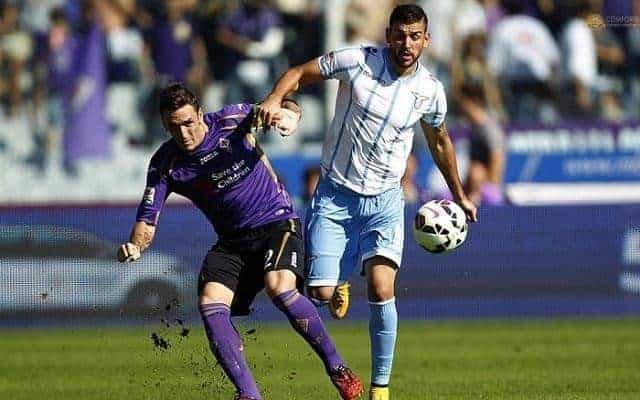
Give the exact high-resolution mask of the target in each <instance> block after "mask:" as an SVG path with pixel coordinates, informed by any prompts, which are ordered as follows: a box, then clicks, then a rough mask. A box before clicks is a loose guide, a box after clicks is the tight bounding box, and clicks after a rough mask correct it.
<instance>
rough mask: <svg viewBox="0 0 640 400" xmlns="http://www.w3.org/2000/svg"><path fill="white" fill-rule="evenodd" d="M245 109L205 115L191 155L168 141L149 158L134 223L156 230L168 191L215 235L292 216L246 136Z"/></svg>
mask: <svg viewBox="0 0 640 400" xmlns="http://www.w3.org/2000/svg"><path fill="white" fill-rule="evenodd" d="M252 108H253V107H252V105H251V104H236V105H229V106H225V107H223V108H222V109H221V110H219V111H217V112H215V113H211V114H206V115H205V116H204V121H205V123H206V124H207V126H208V127H209V130H208V131H207V133H206V135H205V138H204V140H203V142H202V143H201V144H200V146H198V148H197V149H196V150H194V151H193V152H191V153H185V152H183V151H181V150H180V149H179V148H178V147H177V146H176V144H175V143H174V141H173V140H169V141H167V142H165V143H164V144H163V145H162V146H161V147H160V149H158V151H157V152H156V153H155V154H154V155H153V157H152V158H151V162H150V164H149V170H148V173H147V187H146V189H145V192H144V196H143V198H142V201H141V202H140V206H139V207H138V213H137V217H136V218H137V220H138V221H144V222H146V223H149V224H152V225H156V224H157V223H158V219H159V216H160V212H161V210H162V207H163V205H164V202H165V200H166V198H167V196H169V194H170V193H171V192H175V193H178V194H180V195H182V196H184V197H186V198H188V199H189V200H191V201H192V202H193V203H194V204H195V205H196V207H198V208H199V209H200V210H201V211H202V212H203V213H204V214H205V215H206V217H207V219H209V221H210V222H211V224H212V225H213V228H214V229H215V231H216V233H217V234H218V235H219V236H225V235H233V234H234V233H237V232H238V230H244V229H251V228H255V227H257V226H261V225H264V224H267V223H269V222H275V221H281V220H285V219H288V218H294V217H297V216H296V214H295V212H294V211H293V206H292V203H291V200H290V198H289V195H288V194H287V192H286V191H285V189H284V187H283V186H282V184H280V183H278V181H277V178H276V175H275V173H274V172H273V169H272V168H271V166H270V164H269V162H268V160H267V159H266V156H265V155H264V154H263V153H262V151H261V149H260V147H259V146H257V145H256V143H255V139H254V138H253V135H251V134H250V133H249V131H250V127H251V120H252V118H253V111H252Z"/></svg>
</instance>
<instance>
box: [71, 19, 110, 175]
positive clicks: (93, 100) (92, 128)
mask: <svg viewBox="0 0 640 400" xmlns="http://www.w3.org/2000/svg"><path fill="white" fill-rule="evenodd" d="M105 51H106V49H105V38H104V33H103V32H102V31H101V30H100V29H99V28H98V27H97V26H94V27H92V28H91V29H90V31H89V32H88V33H87V34H86V35H84V36H83V37H81V38H79V40H78V44H77V46H76V48H75V53H74V56H73V61H72V62H73V67H72V69H71V74H70V75H71V79H72V80H71V81H70V82H69V83H68V85H67V87H66V88H65V89H66V90H65V92H64V108H65V110H64V111H65V132H64V162H65V165H67V166H70V165H73V164H74V163H75V162H77V161H78V160H80V159H83V158H104V157H108V156H109V153H110V152H109V126H108V124H107V118H106V115H105V107H106V104H105V103H106V100H105V95H106V65H105Z"/></svg>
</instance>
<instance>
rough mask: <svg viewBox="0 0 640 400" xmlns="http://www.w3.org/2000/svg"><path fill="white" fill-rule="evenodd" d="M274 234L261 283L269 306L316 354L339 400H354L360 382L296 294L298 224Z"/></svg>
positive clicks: (300, 255)
mask: <svg viewBox="0 0 640 400" xmlns="http://www.w3.org/2000/svg"><path fill="white" fill-rule="evenodd" d="M291 228H292V229H288V230H284V231H278V232H277V233H275V234H274V235H273V237H272V238H271V239H270V240H269V244H268V246H267V251H266V254H267V255H268V256H269V255H271V254H274V256H273V257H266V265H265V271H267V272H266V273H265V276H264V284H265V290H266V292H267V294H268V295H269V297H270V298H271V300H272V301H273V303H274V304H275V305H276V307H278V308H279V309H280V310H281V311H282V312H283V313H284V314H285V315H286V316H287V318H288V319H289V322H290V323H291V326H292V327H293V328H294V329H295V331H296V332H298V334H299V335H300V336H302V337H303V339H304V340H305V341H306V342H307V343H309V345H310V346H311V347H312V348H313V350H314V351H315V352H316V354H318V356H319V357H320V359H321V360H322V362H323V363H324V366H325V369H326V371H327V373H328V374H329V376H330V377H331V380H332V382H333V383H334V384H335V385H336V387H337V388H338V390H339V391H340V395H341V396H342V398H343V399H347V400H350V399H355V398H357V397H358V396H359V395H360V394H361V393H362V391H363V385H362V382H360V380H359V379H358V378H357V377H356V376H355V375H354V374H353V373H352V372H351V371H350V370H349V369H348V368H347V367H346V366H345V363H344V360H343V359H342V357H340V355H339V354H338V352H337V350H336V347H335V344H334V343H333V341H332V340H331V337H330V336H329V333H328V332H327V330H326V328H325V326H324V324H323V322H322V319H321V318H320V315H319V314H318V310H317V309H316V307H315V306H314V305H313V303H312V302H311V301H310V300H309V299H308V298H307V297H305V296H303V295H302V294H301V293H300V292H299V291H298V287H300V286H301V285H299V283H301V282H302V279H303V271H302V265H298V260H299V259H300V260H304V243H303V240H302V236H301V232H300V229H299V224H298V223H294V224H292V225H291Z"/></svg>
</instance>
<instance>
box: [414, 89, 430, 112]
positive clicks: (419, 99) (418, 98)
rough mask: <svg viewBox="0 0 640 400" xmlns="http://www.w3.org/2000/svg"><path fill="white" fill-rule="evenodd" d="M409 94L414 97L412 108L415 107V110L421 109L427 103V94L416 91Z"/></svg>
mask: <svg viewBox="0 0 640 400" xmlns="http://www.w3.org/2000/svg"><path fill="white" fill-rule="evenodd" d="M411 94H412V95H413V97H415V99H414V100H413V108H415V109H416V110H420V109H422V108H423V107H424V106H425V104H426V103H427V100H429V98H428V97H427V96H422V95H419V94H418V93H416V92H411Z"/></svg>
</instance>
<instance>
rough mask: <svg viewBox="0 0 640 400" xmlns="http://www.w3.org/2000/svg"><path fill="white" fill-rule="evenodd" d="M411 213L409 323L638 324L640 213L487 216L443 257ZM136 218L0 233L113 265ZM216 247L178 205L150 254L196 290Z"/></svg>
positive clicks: (79, 210) (404, 272)
mask: <svg viewBox="0 0 640 400" xmlns="http://www.w3.org/2000/svg"><path fill="white" fill-rule="evenodd" d="M406 212H407V220H406V235H407V237H406V241H405V243H406V245H405V252H404V261H403V265H402V268H401V271H400V274H399V278H398V282H397V297H398V305H399V310H400V314H401V315H402V316H403V317H404V318H418V319H424V318H459V317H465V318H466V317H487V316H490V317H501V316H510V317H511V316H513V317H519V316H538V317H549V316H556V315H622V314H640V205H633V206H579V207H575V206H558V207H498V208H481V209H480V222H479V223H477V224H473V225H472V226H471V227H470V231H469V232H470V233H469V237H468V239H467V242H466V243H465V244H464V245H463V246H461V247H460V248H459V249H457V250H456V251H455V252H452V253H449V254H444V255H433V254H429V253H426V252H425V251H424V250H423V249H421V248H420V247H419V246H417V245H416V244H415V243H414V242H413V240H412V236H411V224H412V220H413V215H414V212H415V207H413V206H409V207H407V211H406ZM134 215H135V208H134V207H116V206H106V207H98V206H92V207H84V208H83V207H59V208H44V207H43V208H18V209H15V208H11V209H10V208H5V209H0V221H1V223H0V227H2V226H10V225H14V226H15V225H24V226H27V227H30V228H33V229H38V227H41V226H61V227H68V228H73V229H76V230H80V231H86V232H90V233H93V234H95V235H97V236H98V237H99V238H101V239H104V240H106V241H109V242H111V243H113V254H114V255H115V244H116V243H119V242H122V241H124V240H126V238H127V237H128V234H129V229H130V226H131V223H132V222H133V218H134ZM5 239H6V238H0V240H5ZM214 242H215V234H214V233H213V231H212V229H211V227H210V226H209V225H208V224H207V223H206V221H205V219H204V218H203V217H202V216H201V215H200V214H199V212H198V211H197V210H196V209H195V208H193V207H191V206H187V205H176V206H168V207H167V208H166V209H165V210H164V212H163V214H162V217H161V221H160V225H159V227H158V230H157V235H156V239H155V241H154V244H153V249H154V250H158V251H160V252H163V253H166V254H169V255H171V256H175V257H177V258H179V259H180V260H181V262H182V263H183V265H184V267H185V269H186V270H187V271H188V274H189V275H190V279H193V281H194V282H195V280H196V277H197V272H198V270H199V267H200V263H201V261H202V259H203V257H204V255H205V254H206V252H207V250H208V249H209V247H210V246H211V245H212V244H213V243H214ZM363 283H364V282H363V279H362V278H361V277H358V276H354V277H353V284H354V285H353V294H354V302H353V308H352V310H351V313H350V317H352V318H365V317H367V315H368V307H367V304H366V296H365V292H364V284H363ZM63 284H65V283H64V282H63ZM66 284H73V282H66ZM195 295H196V294H195V292H194V293H193V297H194V298H195ZM255 308H256V309H258V310H259V311H260V312H259V316H260V318H268V319H269V318H281V317H280V316H279V314H278V312H277V310H276V309H275V308H274V307H273V306H272V305H270V304H268V302H267V301H266V300H265V299H264V297H263V298H260V299H259V300H258V302H257V303H256V305H255Z"/></svg>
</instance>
